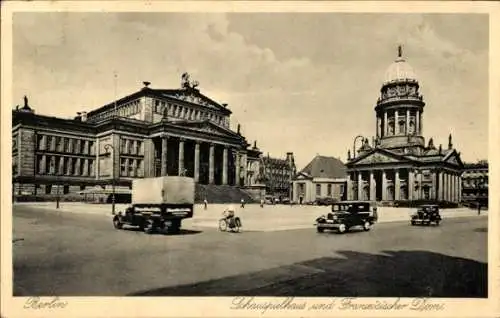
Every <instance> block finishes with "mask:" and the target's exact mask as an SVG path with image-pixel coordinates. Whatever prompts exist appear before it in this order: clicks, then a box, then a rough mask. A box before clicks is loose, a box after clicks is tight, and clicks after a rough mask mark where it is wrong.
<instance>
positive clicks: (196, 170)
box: [194, 141, 200, 182]
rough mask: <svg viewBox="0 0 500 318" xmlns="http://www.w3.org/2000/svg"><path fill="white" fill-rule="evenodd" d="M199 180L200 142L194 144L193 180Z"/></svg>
mask: <svg viewBox="0 0 500 318" xmlns="http://www.w3.org/2000/svg"><path fill="white" fill-rule="evenodd" d="M198 181H200V142H199V141H196V142H195V145H194V182H198Z"/></svg>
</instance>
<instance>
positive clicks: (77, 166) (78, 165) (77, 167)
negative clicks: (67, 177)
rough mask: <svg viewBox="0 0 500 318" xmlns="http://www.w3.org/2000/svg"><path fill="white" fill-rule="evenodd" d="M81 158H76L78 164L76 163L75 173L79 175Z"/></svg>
mask: <svg viewBox="0 0 500 318" xmlns="http://www.w3.org/2000/svg"><path fill="white" fill-rule="evenodd" d="M80 161H81V160H80V158H77V159H76V165H75V171H73V175H75V176H77V175H78V174H80V164H81V163H80Z"/></svg>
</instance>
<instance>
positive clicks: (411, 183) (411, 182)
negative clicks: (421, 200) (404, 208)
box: [408, 169, 415, 200]
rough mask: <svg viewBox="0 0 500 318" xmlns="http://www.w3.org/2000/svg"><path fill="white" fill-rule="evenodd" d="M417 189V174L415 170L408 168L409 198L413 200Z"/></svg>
mask: <svg viewBox="0 0 500 318" xmlns="http://www.w3.org/2000/svg"><path fill="white" fill-rule="evenodd" d="M414 191H415V175H414V174H413V170H412V169H409V170H408V200H413V192H414Z"/></svg>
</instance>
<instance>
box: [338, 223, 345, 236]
mask: <svg viewBox="0 0 500 318" xmlns="http://www.w3.org/2000/svg"><path fill="white" fill-rule="evenodd" d="M338 231H339V233H340V234H344V233H345V232H346V231H347V226H346V225H345V224H340V225H339V229H338Z"/></svg>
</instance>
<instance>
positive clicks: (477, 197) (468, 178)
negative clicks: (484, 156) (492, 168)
mask: <svg viewBox="0 0 500 318" xmlns="http://www.w3.org/2000/svg"><path fill="white" fill-rule="evenodd" d="M462 201H463V202H464V203H472V202H474V203H477V202H481V204H482V205H483V206H487V205H488V162H487V161H486V160H480V161H478V162H477V163H466V164H464V171H463V173H462Z"/></svg>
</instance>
